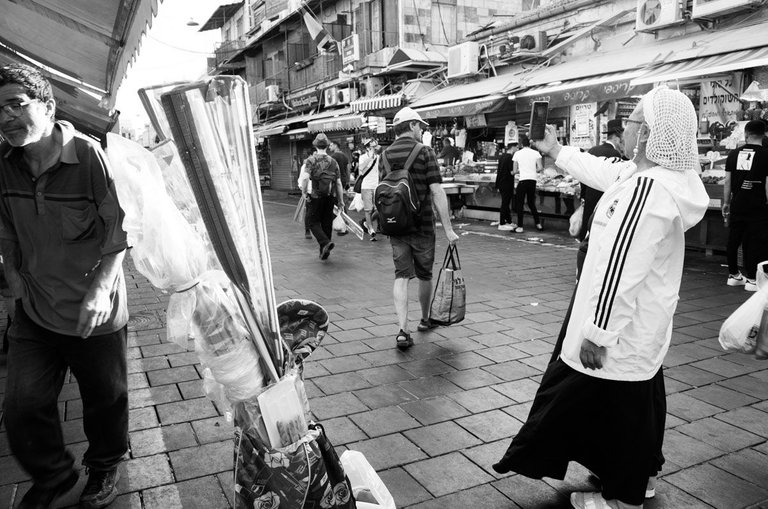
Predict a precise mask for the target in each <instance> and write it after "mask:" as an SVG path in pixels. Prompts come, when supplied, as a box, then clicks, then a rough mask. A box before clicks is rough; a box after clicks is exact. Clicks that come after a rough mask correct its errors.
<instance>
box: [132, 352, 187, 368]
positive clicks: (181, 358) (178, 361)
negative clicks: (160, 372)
mask: <svg viewBox="0 0 768 509" xmlns="http://www.w3.org/2000/svg"><path fill="white" fill-rule="evenodd" d="M145 357H146V356H145ZM165 358H166V359H167V360H168V362H169V363H170V365H171V367H172V368H176V367H178V366H187V365H189V364H198V363H199V362H200V361H199V359H198V358H197V354H196V353H195V352H180V353H175V354H168V355H166V356H165Z"/></svg>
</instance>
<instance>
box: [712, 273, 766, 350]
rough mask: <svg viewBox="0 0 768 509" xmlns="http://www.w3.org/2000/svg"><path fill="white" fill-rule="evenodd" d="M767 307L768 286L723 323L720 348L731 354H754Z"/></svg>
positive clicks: (756, 293)
mask: <svg viewBox="0 0 768 509" xmlns="http://www.w3.org/2000/svg"><path fill="white" fill-rule="evenodd" d="M766 306H768V286H763V287H762V288H760V289H759V290H758V291H757V292H755V294H754V295H752V297H750V298H749V299H747V301H746V302H745V303H744V304H742V305H741V306H739V308H738V309H737V310H736V311H734V312H733V313H732V314H731V316H729V317H728V318H727V319H726V320H725V322H723V325H722V327H720V335H719V337H718V340H719V341H720V346H722V347H723V349H724V350H727V351H730V352H742V353H752V352H754V351H755V348H756V346H757V337H758V333H759V331H760V321H761V320H762V318H763V312H764V310H765V308H766Z"/></svg>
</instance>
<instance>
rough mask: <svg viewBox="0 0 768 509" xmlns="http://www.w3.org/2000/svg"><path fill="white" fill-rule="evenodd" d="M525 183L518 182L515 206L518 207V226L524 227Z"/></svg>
mask: <svg viewBox="0 0 768 509" xmlns="http://www.w3.org/2000/svg"><path fill="white" fill-rule="evenodd" d="M524 184H525V181H524V180H523V181H522V182H518V184H517V191H516V192H515V205H516V207H517V226H518V227H522V226H523V203H525V185H524Z"/></svg>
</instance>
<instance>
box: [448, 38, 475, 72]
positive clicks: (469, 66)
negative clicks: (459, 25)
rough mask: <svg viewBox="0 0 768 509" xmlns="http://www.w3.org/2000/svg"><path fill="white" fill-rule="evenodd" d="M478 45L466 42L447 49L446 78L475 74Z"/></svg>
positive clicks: (473, 42)
mask: <svg viewBox="0 0 768 509" xmlns="http://www.w3.org/2000/svg"><path fill="white" fill-rule="evenodd" d="M479 58H480V45H479V44H478V43H477V42H476V41H468V42H465V43H462V44H458V45H456V46H453V47H451V48H448V78H458V77H461V76H470V75H472V74H477V71H478V59H479Z"/></svg>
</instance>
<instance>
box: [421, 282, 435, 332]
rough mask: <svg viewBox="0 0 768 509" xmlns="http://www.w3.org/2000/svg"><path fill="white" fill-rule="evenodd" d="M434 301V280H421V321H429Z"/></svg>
mask: <svg viewBox="0 0 768 509" xmlns="http://www.w3.org/2000/svg"><path fill="white" fill-rule="evenodd" d="M431 300H432V280H431V279H430V280H424V279H419V304H421V319H422V320H423V321H425V322H427V321H429V306H430V304H431Z"/></svg>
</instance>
